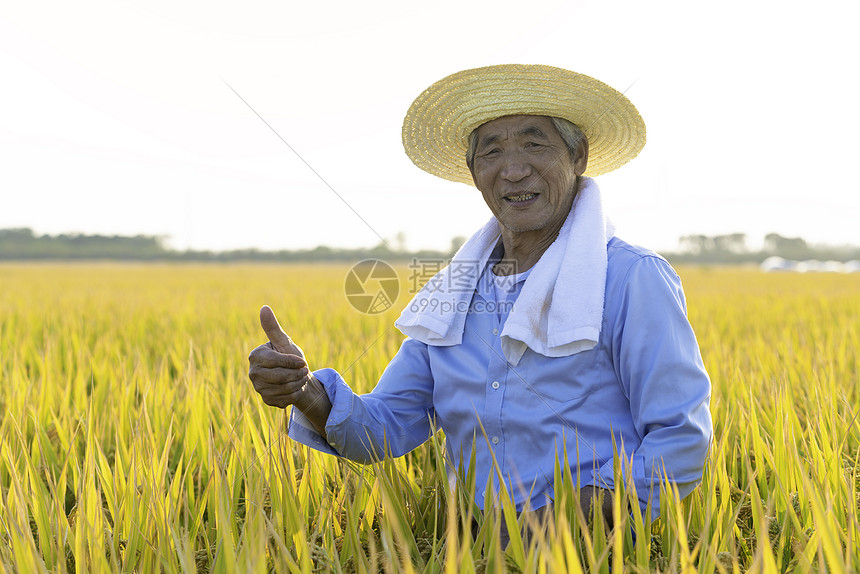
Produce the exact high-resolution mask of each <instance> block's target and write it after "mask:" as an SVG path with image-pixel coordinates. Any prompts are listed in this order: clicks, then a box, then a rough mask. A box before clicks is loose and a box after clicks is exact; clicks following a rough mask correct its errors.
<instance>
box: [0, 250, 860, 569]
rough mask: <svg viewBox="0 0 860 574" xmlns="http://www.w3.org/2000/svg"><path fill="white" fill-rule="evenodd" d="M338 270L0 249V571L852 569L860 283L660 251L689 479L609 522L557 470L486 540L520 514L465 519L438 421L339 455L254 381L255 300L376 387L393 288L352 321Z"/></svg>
mask: <svg viewBox="0 0 860 574" xmlns="http://www.w3.org/2000/svg"><path fill="white" fill-rule="evenodd" d="M348 268H349V266H348V265H343V266H311V265H308V266H297V265H296V266H274V265H273V266H263V265H257V266H248V265H220V266H216V265H211V266H192V265H175V266H174V265H164V266H159V265H146V266H143V265H140V266H138V265H119V264H80V265H60V264H56V265H51V264H44V265H17V264H5V265H2V266H0V570H2V571H8V572H235V571H242V572H261V573H262V572H290V573H296V572H416V573H419V572H439V573H443V572H444V573H445V574H453V573H458V574H465V573H470V572H583V571H585V572H604V573H608V572H610V571H611V572H622V571H629V572H652V571H660V572H745V571H749V572H810V571H811V572H857V571H860V544H858V538H860V522H858V514H860V483H858V465H860V462H858V461H860V420H858V410H860V396H858V395H860V351H858V349H860V275H857V274H854V275H836V274H809V275H778V274H761V273H759V272H758V271H755V270H746V269H698V268H682V269H679V272H680V274H681V277H682V279H683V280H684V285H685V289H686V292H687V299H688V304H689V309H690V313H689V315H690V320H691V322H692V323H693V326H694V328H695V329H696V332H697V335H698V338H699V342H700V345H701V348H702V354H703V356H704V358H705V363H706V366H707V368H708V370H709V372H710V374H711V377H712V381H713V397H712V401H711V410H712V413H713V418H714V424H715V438H714V443H713V446H712V449H711V452H710V455H709V458H708V461H707V465H706V468H705V474H704V481H703V483H702V484H701V486H700V487H699V488H698V489H697V490H696V491H695V492H694V493H693V494H692V495H691V496H690V497H688V498H687V499H685V500H683V501H678V500H677V499H676V498H675V497H673V496H672V492H671V490H669V491H667V492H666V493H665V494H664V495H663V499H664V506H663V508H662V510H661V517H660V518H659V519H658V520H656V521H654V522H653V523H652V522H650V521H648V520H645V519H643V517H642V516H641V515H640V514H639V513H638V512H637V511H636V505H634V512H633V514H632V515H629V514H628V512H627V499H628V498H629V497H630V496H631V494H630V493H629V492H626V491H625V489H618V490H617V491H616V495H615V499H614V501H613V503H614V510H615V516H616V524H620V527H618V528H616V529H615V530H613V531H611V532H606V531H604V529H603V527H602V524H599V523H595V524H588V523H587V522H586V521H585V520H584V517H583V516H582V514H581V512H580V511H578V507H577V504H576V500H575V498H574V495H573V493H574V491H575V490H576V489H575V481H574V480H573V479H572V478H571V477H570V474H569V473H566V472H565V471H564V469H563V468H562V467H559V469H558V470H557V474H556V484H557V488H556V491H557V496H558V499H557V500H556V502H555V506H554V514H553V516H551V517H550V520H549V521H548V522H547V523H546V524H544V525H542V526H543V527H542V529H540V531H539V532H538V533H537V534H535V535H533V536H530V537H529V538H528V539H527V540H523V539H522V538H521V537H520V536H519V535H518V528H516V527H512V528H510V530H511V531H512V533H513V535H512V541H511V544H510V545H509V546H508V548H507V549H506V550H504V549H501V548H499V545H498V543H497V539H496V536H497V533H498V531H499V528H500V524H501V522H502V521H507V524H509V525H513V522H514V521H516V520H517V516H516V513H515V512H514V510H513V508H512V507H511V505H510V504H503V505H502V508H500V509H497V510H496V512H491V513H488V514H487V515H486V516H481V515H480V514H477V513H476V512H475V509H474V508H472V506H471V504H470V503H469V501H470V500H473V497H472V496H471V494H470V492H469V490H470V489H471V488H475V485H474V482H473V481H470V480H469V478H470V477H468V476H466V477H462V480H461V481H460V482H459V483H458V484H457V485H455V486H453V487H452V486H451V485H449V484H448V482H447V480H446V478H445V473H444V462H443V460H442V452H443V446H442V442H441V441H442V440H443V438H442V437H437V438H434V439H432V440H431V441H429V442H428V443H427V444H425V445H424V446H422V447H421V448H419V449H417V450H416V451H414V452H412V453H410V454H409V455H407V456H405V457H402V458H400V459H395V460H386V461H383V462H381V463H379V464H376V465H371V466H366V467H362V466H357V465H354V464H352V463H348V462H343V461H340V460H337V459H335V458H333V457H329V456H325V455H320V454H317V453H315V452H311V451H309V450H308V449H306V448H305V447H300V446H299V445H297V444H295V443H293V442H292V441H290V440H289V439H288V438H287V437H286V436H285V435H284V412H283V411H279V410H276V409H273V408H270V407H267V406H265V405H264V404H263V403H262V401H261V400H260V399H259V397H258V396H257V395H256V393H255V392H254V390H253V387H252V385H251V383H250V382H249V380H248V377H247V368H248V363H247V355H248V353H249V352H250V350H251V349H253V348H254V347H256V346H257V345H259V344H260V343H262V342H265V336H264V335H263V333H262V331H261V329H260V328H259V325H258V323H257V317H258V310H259V308H260V306H261V305H262V304H264V303H266V304H269V305H271V306H272V307H273V308H274V309H275V311H276V312H277V314H278V318H279V319H280V321H281V324H282V325H283V326H284V328H285V329H286V330H287V331H288V332H289V333H290V334H291V336H292V337H293V338H294V339H295V341H296V342H297V343H298V344H299V345H301V346H302V347H303V348H304V350H305V352H306V354H307V356H308V361H309V363H310V364H311V366H312V367H314V368H317V367H322V366H331V367H334V368H337V369H338V370H340V371H341V372H342V373H344V375H345V378H347V380H348V381H350V382H351V384H352V385H353V387H354V388H355V389H357V390H369V389H370V388H372V386H373V385H374V383H375V381H376V380H377V378H378V376H379V375H380V374H381V372H382V370H383V368H384V367H385V365H386V363H387V361H388V359H389V358H390V357H391V356H393V354H394V353H395V352H396V350H397V348H398V347H399V343H400V340H401V335H400V333H399V332H398V331H397V330H396V329H395V328H394V327H393V322H394V319H395V318H396V316H397V314H398V313H399V307H400V306H402V305H405V303H406V302H407V301H408V298H407V297H408V294H407V293H404V292H403V291H405V289H402V290H401V295H400V299H399V300H398V304H397V305H395V306H394V307H393V308H392V309H391V310H389V311H387V312H385V313H382V314H379V315H363V314H360V313H358V312H356V311H355V310H354V309H353V308H352V307H350V305H349V304H348V303H347V301H346V297H345V296H344V291H343V285H344V278H345V276H346V274H347V271H348ZM398 271H399V272H401V273H402V277H403V279H404V281H403V283H404V286H406V285H407V281H406V277H407V270H406V269H405V268H403V269H399V270H398ZM559 485H560V486H559ZM479 486H482V485H479ZM520 520H521V521H523V520H525V519H524V518H521V519H520ZM473 523H474V525H475V526H476V530H477V536H476V537H475V538H474V539H473V537H472V535H471V531H472V526H473ZM634 533H635V540H636V541H635V543H634V541H633V534H634Z"/></svg>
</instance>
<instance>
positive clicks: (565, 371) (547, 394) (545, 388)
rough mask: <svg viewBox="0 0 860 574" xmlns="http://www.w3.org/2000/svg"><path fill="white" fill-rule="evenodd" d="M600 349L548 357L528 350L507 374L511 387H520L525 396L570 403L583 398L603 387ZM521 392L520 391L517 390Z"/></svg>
mask: <svg viewBox="0 0 860 574" xmlns="http://www.w3.org/2000/svg"><path fill="white" fill-rule="evenodd" d="M596 364H597V351H596V349H592V350H589V351H581V352H579V353H576V354H575V355H570V356H567V357H545V356H543V355H540V354H538V353H535V352H534V351H532V350H531V349H528V350H526V352H525V354H524V355H523V357H522V359H521V360H520V363H519V365H518V366H517V367H512V369H511V372H509V374H508V388H517V387H519V388H520V390H521V392H522V400H524V401H534V400H535V399H537V400H539V401H541V402H545V403H546V402H548V403H550V404H552V403H556V404H559V403H560V404H563V405H565V406H570V405H569V403H573V402H574V401H584V400H585V399H586V398H587V397H588V396H589V395H590V394H591V393H593V392H595V391H596V390H598V388H599V387H600V379H601V377H600V375H599V373H598V372H597V368H596ZM517 394H518V395H519V394H520V393H517Z"/></svg>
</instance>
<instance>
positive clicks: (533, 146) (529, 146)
mask: <svg viewBox="0 0 860 574" xmlns="http://www.w3.org/2000/svg"><path fill="white" fill-rule="evenodd" d="M542 147H544V145H543V144H542V143H538V142H528V143H526V148H527V149H540V148H542Z"/></svg>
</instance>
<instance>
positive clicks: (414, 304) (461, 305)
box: [394, 178, 615, 365]
mask: <svg viewBox="0 0 860 574" xmlns="http://www.w3.org/2000/svg"><path fill="white" fill-rule="evenodd" d="M614 234H615V228H614V226H613V225H612V222H610V221H609V219H608V218H606V217H605V216H604V213H603V202H602V200H601V197H600V189H599V188H598V186H597V183H596V182H595V181H594V180H592V179H590V178H585V181H584V182H583V186H582V188H581V189H580V191H579V195H578V196H577V198H576V200H575V201H574V204H573V208H572V209H571V210H570V214H569V215H568V217H567V219H566V220H565V222H564V224H563V225H562V227H561V231H560V232H559V234H558V237H557V238H556V240H555V241H554V242H553V243H552V245H550V246H549V248H548V249H547V250H546V251H545V252H544V254H543V255H542V256H541V258H540V260H538V262H537V263H536V264H535V265H534V267H533V268H532V271H531V274H530V275H529V277H528V279H527V280H526V282H525V284H524V285H523V288H522V291H521V292H520V295H519V297H518V298H517V300H516V302H515V303H514V307H513V309H511V313H510V315H508V319H507V321H506V322H505V325H504V327H503V328H502V334H501V337H502V341H501V343H502V351H503V352H504V354H505V358H506V359H507V360H508V362H509V363H511V364H512V365H517V364H518V363H519V361H520V359H521V358H522V356H523V354H524V353H525V351H526V348H529V349H531V350H533V351H535V352H536V353H540V354H541V355H544V356H547V357H565V356H568V355H573V354H575V353H579V352H581V351H586V350H588V349H592V348H594V346H595V345H597V340H598V338H599V336H600V327H601V325H602V323H603V297H604V291H605V287H606V244H607V243H608V242H609V240H610V239H612V237H613V235H614ZM499 236H500V230H499V222H498V221H497V220H496V218H495V217H493V218H491V219H490V221H488V222H487V224H486V225H484V227H483V228H481V229H480V230H479V231H478V232H477V233H475V235H473V236H472V237H471V238H469V240H468V241H467V242H466V243H465V244H464V245H463V247H461V248H460V250H459V251H458V252H457V254H456V255H454V258H453V259H452V260H451V263H450V264H449V265H448V266H447V267H445V268H444V269H442V270H441V271H440V272H439V273H437V274H436V275H435V276H433V278H431V279H430V281H428V282H427V284H425V285H424V287H422V288H421V290H420V291H419V292H418V293H417V294H416V295H415V297H413V298H412V301H411V302H410V303H409V305H407V307H406V309H404V310H403V312H402V313H401V314H400V318H399V319H398V320H397V321H395V323H394V324H395V326H396V327H397V328H398V329H400V330H401V331H402V332H403V333H404V334H405V335H407V336H409V337H412V338H413V339H417V340H419V341H421V342H423V343H426V344H427V345H435V346H451V345H459V344H460V343H461V342H462V341H463V329H464V326H465V324H466V314H467V313H468V310H469V303H470V302H471V300H472V295H473V294H474V292H475V287H476V286H477V284H478V279H479V278H480V276H481V273H482V271H483V269H484V267H485V266H486V264H487V260H488V259H489V257H490V254H491V253H492V251H493V248H494V247H495V245H496V243H497V241H498V238H499Z"/></svg>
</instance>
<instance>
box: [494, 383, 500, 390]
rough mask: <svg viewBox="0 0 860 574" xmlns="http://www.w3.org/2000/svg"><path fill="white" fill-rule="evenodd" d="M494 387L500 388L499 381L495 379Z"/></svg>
mask: <svg viewBox="0 0 860 574" xmlns="http://www.w3.org/2000/svg"><path fill="white" fill-rule="evenodd" d="M493 388H494V389H498V388H499V381H493Z"/></svg>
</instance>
